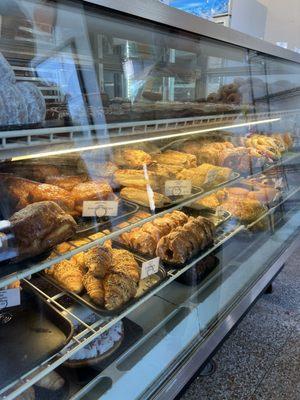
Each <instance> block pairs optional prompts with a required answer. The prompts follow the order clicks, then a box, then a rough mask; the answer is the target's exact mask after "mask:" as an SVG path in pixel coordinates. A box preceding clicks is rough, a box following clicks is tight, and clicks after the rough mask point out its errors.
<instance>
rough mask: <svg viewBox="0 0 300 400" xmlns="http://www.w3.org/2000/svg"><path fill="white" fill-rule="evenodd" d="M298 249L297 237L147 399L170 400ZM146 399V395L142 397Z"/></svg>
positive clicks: (299, 244) (216, 347) (210, 354)
mask: <svg viewBox="0 0 300 400" xmlns="http://www.w3.org/2000/svg"><path fill="white" fill-rule="evenodd" d="M298 246H300V235H299V233H298V234H297V235H295V237H294V238H293V240H292V242H291V244H290V245H289V247H288V248H286V249H285V250H284V251H283V252H282V254H281V255H280V256H279V257H278V258H277V260H276V261H275V262H274V263H273V265H272V266H271V267H270V268H269V269H268V270H267V271H266V272H265V274H263V276H261V277H260V278H259V279H258V280H257V281H256V282H255V284H254V285H253V287H252V288H251V289H250V290H249V291H248V292H247V293H246V294H245V295H244V296H243V298H242V299H241V300H240V301H239V302H238V303H237V304H236V305H235V306H233V308H232V310H231V312H229V314H228V315H227V317H226V318H225V319H224V320H223V321H222V322H221V323H220V324H219V325H218V326H216V327H214V329H213V330H212V332H211V334H210V335H209V336H208V337H207V338H206V340H204V341H203V343H199V345H198V346H197V347H196V348H194V349H193V351H192V352H191V353H190V354H189V355H188V356H187V357H186V359H185V361H184V362H182V363H181V365H180V366H178V368H177V369H176V370H175V371H174V372H173V374H171V375H170V376H169V378H168V379H167V381H165V382H164V384H163V386H162V387H160V388H159V389H158V390H157V391H156V392H155V393H154V394H152V395H150V393H149V397H150V398H152V399H155V400H170V399H173V398H174V397H175V396H176V395H177V394H178V393H179V392H180V391H181V390H182V389H183V387H184V386H185V385H186V384H187V383H188V381H189V380H190V379H191V378H192V377H193V375H194V374H195V373H196V372H197V371H198V370H199V369H200V368H201V367H202V366H203V365H204V364H205V362H206V361H207V360H208V359H209V358H210V357H211V356H212V355H213V354H214V353H215V352H216V350H217V349H218V348H219V347H220V345H221V344H222V343H223V341H224V340H225V339H226V337H227V336H228V334H229V333H230V331H231V330H232V329H234V328H235V327H236V326H237V324H238V323H239V321H240V320H241V319H242V318H243V316H244V315H245V314H246V312H247V311H248V310H249V308H250V307H251V306H253V305H254V303H255V302H256V301H257V299H258V298H259V296H260V295H261V294H262V293H263V292H264V290H265V289H266V288H267V287H268V286H269V285H270V283H271V282H272V281H273V280H274V279H275V278H276V276H277V275H278V273H279V272H280V271H281V269H282V268H283V266H284V263H285V261H286V260H287V259H288V258H289V257H290V255H291V254H292V253H293V252H294V250H295V249H296V248H297V247H298ZM145 398H147V396H146V397H145Z"/></svg>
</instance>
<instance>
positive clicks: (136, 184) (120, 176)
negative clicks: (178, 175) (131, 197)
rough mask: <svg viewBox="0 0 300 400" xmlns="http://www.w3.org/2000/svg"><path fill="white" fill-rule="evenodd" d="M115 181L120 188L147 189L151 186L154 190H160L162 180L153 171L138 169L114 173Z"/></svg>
mask: <svg viewBox="0 0 300 400" xmlns="http://www.w3.org/2000/svg"><path fill="white" fill-rule="evenodd" d="M114 181H115V183H117V184H118V185H120V186H129V187H133V188H139V189H146V188H147V185H150V186H151V188H152V190H158V189H159V188H160V186H161V182H160V180H159V179H158V178H157V175H155V173H154V172H152V171H147V174H145V172H144V171H143V170H136V169H118V170H117V171H116V172H115V173H114Z"/></svg>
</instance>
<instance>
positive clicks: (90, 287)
mask: <svg viewBox="0 0 300 400" xmlns="http://www.w3.org/2000/svg"><path fill="white" fill-rule="evenodd" d="M83 285H84V287H85V290H86V292H87V294H88V295H89V296H90V298H91V299H92V301H93V302H94V303H95V304H98V305H100V306H103V305H104V285H103V280H102V279H97V278H95V276H94V275H93V274H92V273H90V272H88V273H87V274H85V275H84V277H83Z"/></svg>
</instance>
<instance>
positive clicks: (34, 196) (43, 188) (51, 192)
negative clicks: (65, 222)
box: [29, 183, 74, 214]
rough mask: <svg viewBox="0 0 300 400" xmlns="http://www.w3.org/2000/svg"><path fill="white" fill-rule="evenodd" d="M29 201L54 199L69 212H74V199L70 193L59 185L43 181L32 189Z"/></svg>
mask: <svg viewBox="0 0 300 400" xmlns="http://www.w3.org/2000/svg"><path fill="white" fill-rule="evenodd" d="M29 201H30V203H37V202H39V201H54V202H55V203H56V204H58V205H59V206H60V207H61V208H62V209H63V210H65V211H66V212H68V213H69V214H73V213H74V201H73V199H72V197H71V196H70V193H69V192H67V191H66V190H64V189H62V188H60V187H58V186H54V185H48V184H46V183H42V184H40V185H38V186H35V187H33V188H32V189H31V190H30V194H29Z"/></svg>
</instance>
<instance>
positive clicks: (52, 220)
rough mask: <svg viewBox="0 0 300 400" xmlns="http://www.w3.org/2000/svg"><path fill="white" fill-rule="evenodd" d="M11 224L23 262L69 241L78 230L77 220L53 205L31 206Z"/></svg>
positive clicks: (36, 204)
mask: <svg viewBox="0 0 300 400" xmlns="http://www.w3.org/2000/svg"><path fill="white" fill-rule="evenodd" d="M10 223H11V227H10V229H11V231H12V233H13V234H14V235H15V240H16V243H17V245H18V251H19V258H25V257H33V256H34V255H37V254H40V253H42V252H43V251H45V250H48V249H50V248H51V247H54V246H56V245H57V244H58V243H61V242H64V241H66V240H68V239H69V238H70V237H72V236H73V235H74V234H75V232H76V226H77V225H76V222H75V221H74V219H73V218H72V217H71V216H70V215H68V214H66V213H65V212H64V211H63V210H62V209H61V208H60V207H59V206H58V205H57V204H56V203H54V202H52V201H42V202H39V203H34V204H30V205H29V206H27V207H25V208H23V209H22V210H20V211H18V212H16V213H15V214H14V215H13V216H12V217H11V218H10Z"/></svg>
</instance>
